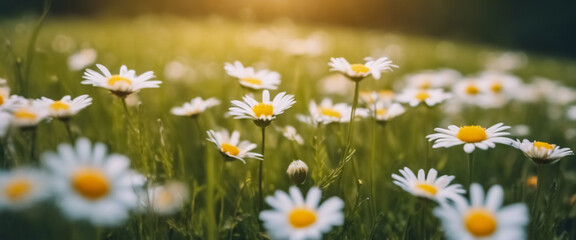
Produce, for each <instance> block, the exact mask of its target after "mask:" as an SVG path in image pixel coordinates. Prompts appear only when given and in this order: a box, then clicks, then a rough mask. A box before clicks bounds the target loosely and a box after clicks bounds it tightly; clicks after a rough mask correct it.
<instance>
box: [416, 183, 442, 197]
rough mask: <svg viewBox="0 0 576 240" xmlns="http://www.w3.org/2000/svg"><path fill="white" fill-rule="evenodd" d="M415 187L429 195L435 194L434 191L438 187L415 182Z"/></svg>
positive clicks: (435, 191) (436, 190)
mask: <svg viewBox="0 0 576 240" xmlns="http://www.w3.org/2000/svg"><path fill="white" fill-rule="evenodd" d="M416 187H417V188H419V189H420V190H423V191H425V192H427V193H430V194H431V195H436V193H437V192H438V189H437V188H436V187H435V186H432V185H430V184H427V183H420V184H417V185H416Z"/></svg>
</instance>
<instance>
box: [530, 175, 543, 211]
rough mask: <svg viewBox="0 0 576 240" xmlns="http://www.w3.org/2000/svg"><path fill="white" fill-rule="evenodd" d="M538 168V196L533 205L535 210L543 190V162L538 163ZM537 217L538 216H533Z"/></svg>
mask: <svg viewBox="0 0 576 240" xmlns="http://www.w3.org/2000/svg"><path fill="white" fill-rule="evenodd" d="M536 169H537V179H536V197H535V198H534V204H533V205H532V209H533V210H534V212H537V211H536V209H537V208H538V201H539V199H540V192H541V191H542V175H543V173H542V164H536ZM533 217H534V219H536V218H535V217H536V216H533Z"/></svg>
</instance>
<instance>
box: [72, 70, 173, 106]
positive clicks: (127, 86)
mask: <svg viewBox="0 0 576 240" xmlns="http://www.w3.org/2000/svg"><path fill="white" fill-rule="evenodd" d="M96 66H97V67H98V69H100V71H101V72H102V73H103V74H104V75H102V74H100V73H98V72H96V71H94V70H92V69H86V72H84V76H83V78H84V79H85V80H84V81H82V82H81V83H82V84H89V85H92V86H95V87H102V88H106V89H108V90H110V92H111V93H113V94H114V95H116V96H118V97H121V98H126V96H128V95H130V94H132V93H135V92H138V91H140V89H143V88H158V87H159V86H158V84H160V83H162V82H161V81H158V80H150V79H152V78H154V77H155V76H154V72H152V71H148V72H145V73H143V74H141V75H136V72H135V71H134V70H128V68H127V67H126V66H124V65H122V67H120V73H119V74H117V75H112V74H111V73H110V71H108V68H106V67H105V66H102V65H100V64H96Z"/></svg>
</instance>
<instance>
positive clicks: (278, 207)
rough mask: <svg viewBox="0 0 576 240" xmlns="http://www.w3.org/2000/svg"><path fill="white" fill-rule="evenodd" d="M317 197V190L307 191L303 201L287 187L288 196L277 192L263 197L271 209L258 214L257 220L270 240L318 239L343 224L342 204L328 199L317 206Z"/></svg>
mask: <svg viewBox="0 0 576 240" xmlns="http://www.w3.org/2000/svg"><path fill="white" fill-rule="evenodd" d="M321 196H322V191H321V190H320V189H319V188H318V187H312V188H310V190H309V191H308V194H307V196H306V198H304V197H303V196H302V193H301V192H300V190H299V189H298V187H296V186H292V187H290V195H288V194H286V193H285V192H283V191H280V190H278V191H276V193H275V195H274V196H273V197H272V196H268V197H266V202H267V203H268V204H269V205H270V206H272V207H273V208H274V209H273V210H264V211H262V212H260V220H262V221H263V222H264V226H265V227H266V229H267V230H268V234H270V235H271V237H272V238H273V239H290V240H304V239H321V238H322V234H323V233H326V232H329V231H330V230H331V229H332V227H333V226H340V225H342V224H343V223H344V214H343V213H342V208H343V207H344V201H342V200H341V199H340V198H338V197H331V198H329V199H328V200H326V201H324V203H322V204H321V205H318V204H319V203H320V198H321Z"/></svg>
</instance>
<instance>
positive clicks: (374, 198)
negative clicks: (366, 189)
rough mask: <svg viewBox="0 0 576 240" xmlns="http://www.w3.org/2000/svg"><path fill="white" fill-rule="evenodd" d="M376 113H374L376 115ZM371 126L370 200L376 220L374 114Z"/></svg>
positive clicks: (373, 216)
mask: <svg viewBox="0 0 576 240" xmlns="http://www.w3.org/2000/svg"><path fill="white" fill-rule="evenodd" d="M375 114H376V113H374V115H375ZM370 128H371V129H372V136H371V139H370V145H371V146H370V166H368V168H370V202H371V204H370V205H371V206H372V211H371V212H372V218H373V220H374V221H376V215H377V214H376V195H375V194H374V189H375V188H376V186H374V185H375V183H376V180H375V179H374V170H375V168H376V118H375V116H374V119H373V121H372V122H371V126H370Z"/></svg>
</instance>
